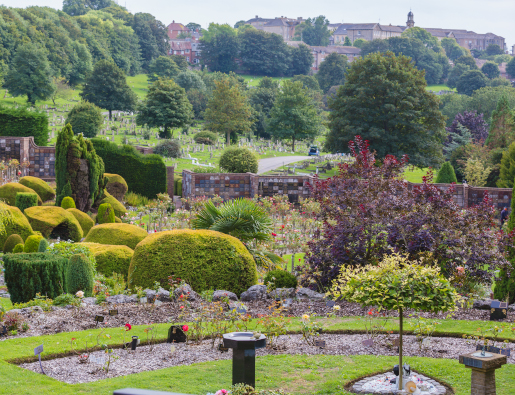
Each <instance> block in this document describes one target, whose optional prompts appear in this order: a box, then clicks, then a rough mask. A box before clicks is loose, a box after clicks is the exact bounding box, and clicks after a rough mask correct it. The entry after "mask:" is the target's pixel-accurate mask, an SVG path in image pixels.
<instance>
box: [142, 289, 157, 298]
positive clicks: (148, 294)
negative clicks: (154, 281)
mask: <svg viewBox="0 0 515 395" xmlns="http://www.w3.org/2000/svg"><path fill="white" fill-rule="evenodd" d="M143 292H145V296H146V297H147V299H154V298H155V297H156V295H157V292H156V291H154V290H153V289H144V290H143Z"/></svg>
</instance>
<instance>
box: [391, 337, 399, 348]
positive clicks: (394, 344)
mask: <svg viewBox="0 0 515 395" xmlns="http://www.w3.org/2000/svg"><path fill="white" fill-rule="evenodd" d="M392 346H393V347H399V339H393V341H392Z"/></svg>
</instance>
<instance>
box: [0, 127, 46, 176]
mask: <svg viewBox="0 0 515 395" xmlns="http://www.w3.org/2000/svg"><path fill="white" fill-rule="evenodd" d="M9 159H17V160H19V161H20V162H25V161H27V160H28V161H29V162H30V166H29V169H28V170H29V173H28V174H29V175H30V176H33V177H38V178H42V179H44V180H46V181H52V180H55V147H38V146H37V145H36V144H35V143H34V138H33V137H0V160H9Z"/></svg>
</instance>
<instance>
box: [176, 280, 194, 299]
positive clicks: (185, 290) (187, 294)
mask: <svg viewBox="0 0 515 395" xmlns="http://www.w3.org/2000/svg"><path fill="white" fill-rule="evenodd" d="M174 294H175V298H176V299H177V300H180V299H181V295H184V297H183V298H182V299H183V300H184V299H186V300H189V301H191V302H193V301H195V300H198V299H199V298H200V296H199V294H198V293H196V292H195V291H194V290H193V289H192V288H191V287H190V286H189V284H184V285H181V286H180V287H178V288H175V290H174Z"/></svg>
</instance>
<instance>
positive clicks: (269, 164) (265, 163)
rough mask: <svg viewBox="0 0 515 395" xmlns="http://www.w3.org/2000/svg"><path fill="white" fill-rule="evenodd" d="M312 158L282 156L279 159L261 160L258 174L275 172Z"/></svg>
mask: <svg viewBox="0 0 515 395" xmlns="http://www.w3.org/2000/svg"><path fill="white" fill-rule="evenodd" d="M310 158H311V156H280V157H277V158H266V159H260V160H259V167H258V174H263V173H266V172H267V171H271V170H275V169H277V168H278V167H281V166H283V165H288V164H290V163H294V162H300V161H303V160H307V159H310Z"/></svg>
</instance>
